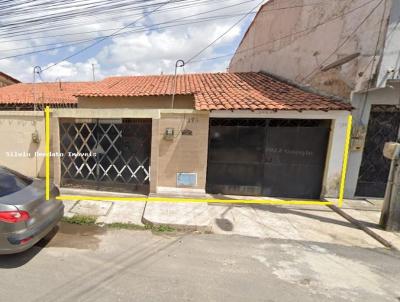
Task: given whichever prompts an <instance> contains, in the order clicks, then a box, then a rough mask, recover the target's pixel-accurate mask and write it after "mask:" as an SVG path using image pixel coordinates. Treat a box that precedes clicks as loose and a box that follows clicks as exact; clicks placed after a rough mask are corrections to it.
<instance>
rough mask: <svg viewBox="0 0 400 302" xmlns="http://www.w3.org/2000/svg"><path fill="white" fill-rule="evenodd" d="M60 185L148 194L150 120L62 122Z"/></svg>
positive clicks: (73, 120)
mask: <svg viewBox="0 0 400 302" xmlns="http://www.w3.org/2000/svg"><path fill="white" fill-rule="evenodd" d="M60 138H61V139H60V142H61V152H62V153H64V157H63V158H62V159H61V184H62V185H63V186H72V187H85V188H93V189H101V190H112V191H115V190H116V191H121V192H124V191H126V192H139V193H148V191H149V165H150V147H151V119H89V120H75V119H72V120H61V121H60Z"/></svg>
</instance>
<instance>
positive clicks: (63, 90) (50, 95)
mask: <svg viewBox="0 0 400 302" xmlns="http://www.w3.org/2000/svg"><path fill="white" fill-rule="evenodd" d="M90 85H93V83H92V82H65V83H58V82H57V83H37V84H35V85H33V84H32V83H19V84H14V85H10V86H5V87H2V88H0V104H34V103H36V104H76V103H77V102H78V100H77V98H76V97H75V96H74V94H75V93H77V92H79V91H80V90H81V89H83V88H87V87H88V86H90ZM34 94H35V97H34Z"/></svg>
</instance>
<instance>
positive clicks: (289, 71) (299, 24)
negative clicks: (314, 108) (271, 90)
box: [229, 0, 390, 99]
mask: <svg viewBox="0 0 400 302" xmlns="http://www.w3.org/2000/svg"><path fill="white" fill-rule="evenodd" d="M366 2H367V1H365V0H332V1H314V0H290V1H288V0H271V1H270V2H269V3H268V4H266V5H265V6H264V7H263V8H262V9H261V11H260V12H259V14H258V15H257V16H256V18H255V20H254V23H253V24H252V25H251V27H250V28H249V30H248V32H247V34H246V35H245V37H244V38H243V41H242V43H241V44H240V46H239V47H238V49H237V52H236V54H235V55H234V57H233V58H232V61H231V63H230V67H229V71H230V72H243V71H256V72H258V71H265V72H267V73H270V74H272V75H276V76H279V77H283V78H286V79H288V80H291V81H293V82H296V83H299V84H302V85H311V86H312V87H313V88H315V89H316V90H317V91H319V92H324V93H327V94H333V95H337V96H341V97H343V98H347V99H349V98H350V92H351V91H352V90H354V89H356V90H358V89H361V88H362V87H363V86H364V87H365V85H366V81H367V80H368V78H369V77H370V72H371V67H372V65H374V64H370V63H371V61H372V58H373V56H374V52H375V48H376V44H377V40H378V32H379V25H380V22H381V19H382V13H383V8H384V6H383V2H384V1H383V2H382V5H381V6H380V7H379V8H378V9H377V10H376V11H375V12H374V13H373V14H372V15H371V16H370V17H369V18H368V19H367V21H366V22H365V23H364V24H363V25H362V26H361V27H360V29H359V30H357V31H356V33H355V34H354V36H352V38H351V39H350V40H349V41H348V42H347V43H345V44H344V46H343V47H340V46H341V44H342V43H343V41H345V40H346V39H347V37H348V36H349V35H350V34H351V33H352V32H353V31H354V30H355V29H356V28H357V26H359V25H360V24H361V22H363V19H364V18H365V17H366V16H367V15H368V14H369V13H370V12H371V11H372V9H373V8H374V7H375V6H376V5H377V3H378V1H372V2H371V3H369V4H367V5H364V6H363V4H365V3H366ZM315 3H322V5H316V4H315ZM287 7H292V8H287ZM357 7H362V8H360V9H357V10H354V9H356V8H357ZM280 8H285V9H280ZM388 8H390V1H389V3H388ZM351 10H354V12H352V13H349V14H347V15H345V16H342V17H338V18H336V19H335V20H334V21H332V22H329V23H325V22H326V21H327V20H332V19H333V17H336V16H341V15H343V14H344V13H346V12H349V11H351ZM387 12H389V9H388V10H387ZM321 23H325V24H324V25H322V26H319V27H315V26H316V25H318V24H321ZM384 25H385V26H386V22H385V23H384ZM385 26H384V27H385ZM313 27H314V28H313ZM384 30H385V28H384ZM299 32H301V33H299ZM384 36H385V34H382V35H381V37H382V38H381V41H380V43H379V44H380V45H379V48H382V47H383V42H384V41H383V40H384V39H383V38H384ZM339 47H340V49H338V48H339ZM358 52H359V53H360V54H361V55H360V56H359V57H358V58H356V59H354V60H352V61H351V62H348V63H346V64H344V65H342V66H341V67H338V68H333V69H330V70H329V71H326V72H321V71H319V68H320V66H321V65H322V66H327V65H328V64H331V63H333V62H335V61H337V60H339V59H341V58H344V57H346V56H348V55H351V54H355V53H358ZM332 54H333V55H332ZM327 58H329V59H328V60H327V61H326V62H324V61H325V60H326V59H327ZM379 61H380V60H379V56H378V57H377V60H376V63H378V62H379ZM368 65H369V67H368ZM375 67H376V66H374V69H375ZM314 70H315V71H316V72H315V73H314V74H312V75H311V76H310V77H309V78H308V79H305V77H306V76H307V75H309V74H310V73H312V72H313V71H314Z"/></svg>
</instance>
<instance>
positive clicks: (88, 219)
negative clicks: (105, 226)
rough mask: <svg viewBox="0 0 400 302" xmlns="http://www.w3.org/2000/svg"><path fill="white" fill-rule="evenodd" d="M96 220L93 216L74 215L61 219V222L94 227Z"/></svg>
mask: <svg viewBox="0 0 400 302" xmlns="http://www.w3.org/2000/svg"><path fill="white" fill-rule="evenodd" d="M96 219H97V218H96V217H95V216H85V215H74V216H72V217H63V219H62V221H63V222H67V223H71V224H78V225H95V224H96Z"/></svg>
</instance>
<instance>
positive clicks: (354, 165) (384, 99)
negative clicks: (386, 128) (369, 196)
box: [345, 81, 400, 198]
mask: <svg viewBox="0 0 400 302" xmlns="http://www.w3.org/2000/svg"><path fill="white" fill-rule="evenodd" d="M352 105H353V107H354V108H355V110H354V111H353V130H354V129H356V128H357V127H359V126H363V127H367V125H368V122H369V118H370V112H371V106H372V105H400V81H398V82H397V83H396V82H393V83H392V82H390V81H388V82H387V86H386V87H384V88H380V89H375V90H372V91H370V92H369V93H368V94H366V92H363V93H354V94H353V97H352ZM364 140H365V138H364ZM362 151H363V150H359V151H350V155H349V163H348V169H347V171H348V172H347V177H346V178H347V181H346V187H345V197H346V198H353V197H354V196H355V191H356V187H357V181H358V174H359V172H360V166H361V161H362V155H363V153H362Z"/></svg>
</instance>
